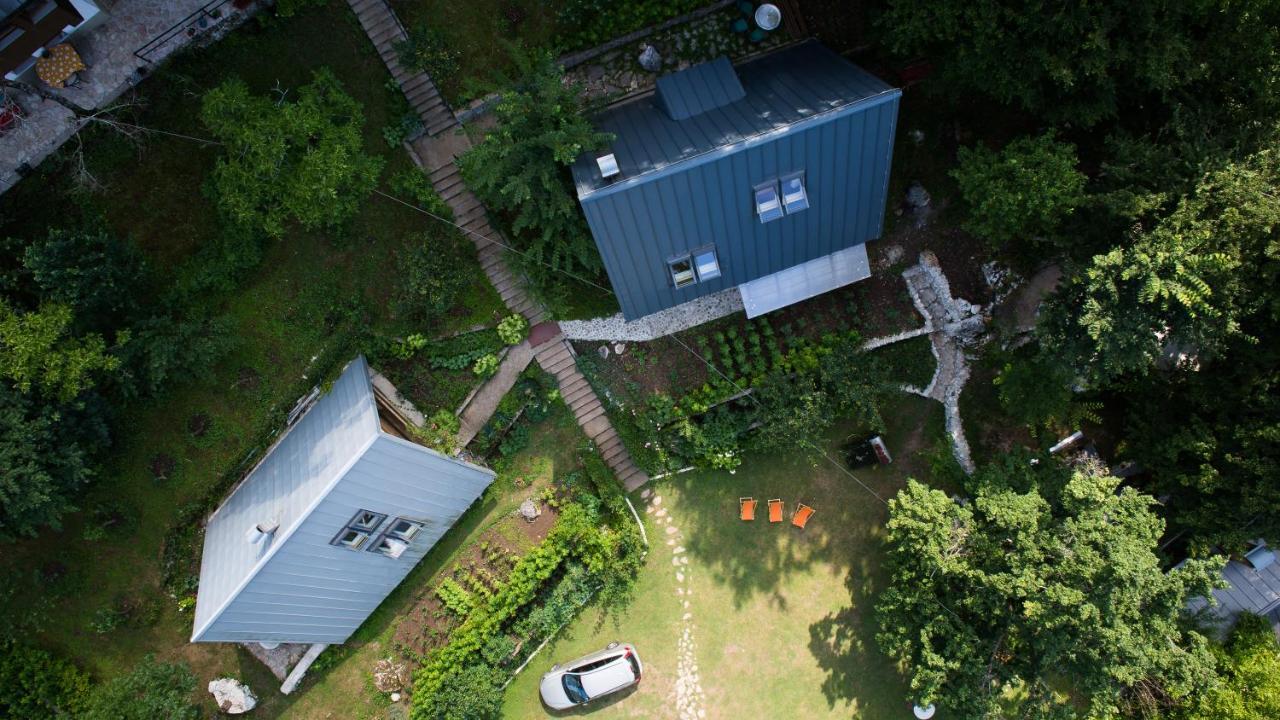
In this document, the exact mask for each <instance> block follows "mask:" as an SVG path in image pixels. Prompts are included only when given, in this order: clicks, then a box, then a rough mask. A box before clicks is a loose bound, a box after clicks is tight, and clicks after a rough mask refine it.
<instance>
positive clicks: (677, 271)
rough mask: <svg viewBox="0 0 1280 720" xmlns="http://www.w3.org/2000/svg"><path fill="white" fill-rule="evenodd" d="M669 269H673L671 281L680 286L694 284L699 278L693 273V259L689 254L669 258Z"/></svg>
mask: <svg viewBox="0 0 1280 720" xmlns="http://www.w3.org/2000/svg"><path fill="white" fill-rule="evenodd" d="M667 269H668V270H670V271H671V282H672V283H674V284H675V286H676V287H678V288H682V287H685V286H687V285H692V284H694V283H695V282H697V280H698V279H697V277H696V276H694V274H693V261H692V260H690V259H689V256H688V255H681V256H680V257H678V258H672V259H671V260H668V261H667Z"/></svg>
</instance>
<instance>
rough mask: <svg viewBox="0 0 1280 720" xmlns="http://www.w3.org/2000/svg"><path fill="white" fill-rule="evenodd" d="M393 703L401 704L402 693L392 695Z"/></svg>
mask: <svg viewBox="0 0 1280 720" xmlns="http://www.w3.org/2000/svg"><path fill="white" fill-rule="evenodd" d="M391 702H400V693H391Z"/></svg>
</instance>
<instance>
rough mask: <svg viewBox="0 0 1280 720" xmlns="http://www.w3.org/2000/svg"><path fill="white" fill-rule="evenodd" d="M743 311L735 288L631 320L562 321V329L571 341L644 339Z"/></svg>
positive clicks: (613, 316) (620, 318)
mask: <svg viewBox="0 0 1280 720" xmlns="http://www.w3.org/2000/svg"><path fill="white" fill-rule="evenodd" d="M741 310H742V294H741V293H739V292H738V288H736V287H734V288H729V289H728V290H721V291H720V292H718V293H715V294H714V295H707V296H705V297H700V298H698V299H696V300H690V301H689V302H687V303H681V304H679V305H677V306H675V307H671V308H667V309H666V310H660V311H658V312H656V313H654V314H652V315H646V316H644V317H642V318H640V319H638V320H632V321H631V322H627V321H626V320H625V319H623V317H622V313H618V314H617V315H611V316H609V317H605V318H596V319H594V320H565V321H561V323H560V332H562V333H564V336H565V337H566V338H568V339H570V340H614V341H619V342H625V341H630V342H643V341H646V340H656V339H657V338H660V337H664V336H666V335H670V334H672V333H677V332H680V331H681V330H688V329H689V328H691V327H697V326H698V325H701V324H703V323H708V322H711V321H712V320H716V319H718V318H722V317H724V316H725V315H732V314H733V313H736V312H740V311H741Z"/></svg>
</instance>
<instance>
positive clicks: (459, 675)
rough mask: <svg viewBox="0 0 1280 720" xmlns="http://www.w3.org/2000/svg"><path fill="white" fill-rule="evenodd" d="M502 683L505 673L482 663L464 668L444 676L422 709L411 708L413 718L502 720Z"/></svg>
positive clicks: (417, 707) (416, 706)
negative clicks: (437, 688) (412, 709)
mask: <svg viewBox="0 0 1280 720" xmlns="http://www.w3.org/2000/svg"><path fill="white" fill-rule="evenodd" d="M506 679H507V674H506V673H504V672H502V671H501V670H497V669H495V668H492V667H489V666H488V665H485V664H483V663H476V664H474V665H468V666H467V667H465V668H462V669H461V670H458V671H456V672H453V673H450V674H449V675H447V676H446V677H445V678H444V679H443V680H442V682H441V684H440V688H439V690H437V691H436V692H435V694H434V695H432V696H431V698H430V699H429V700H428V701H427V704H426V705H425V706H418V705H415V706H414V717H415V718H432V720H495V719H496V718H498V717H501V716H502V683H503V682H505V681H506ZM415 697H416V696H415Z"/></svg>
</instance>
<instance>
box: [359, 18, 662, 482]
mask: <svg viewBox="0 0 1280 720" xmlns="http://www.w3.org/2000/svg"><path fill="white" fill-rule="evenodd" d="M347 4H348V5H350V7H351V9H352V10H353V11H354V12H355V14H356V17H357V18H358V19H359V21H360V25H361V27H363V28H364V31H365V33H366V34H368V36H369V39H370V40H371V41H372V42H373V46H374V48H376V49H377V51H378V55H379V56H380V57H381V58H382V61H383V62H384V63H386V66H387V69H388V70H389V71H390V72H391V75H392V77H394V78H395V80H396V82H397V83H399V84H400V88H401V90H403V91H404V93H405V96H406V97H407V98H409V104H410V105H412V106H413V108H414V110H415V111H416V112H417V113H418V115H419V117H421V118H422V123H423V126H424V127H425V129H426V134H425V135H424V136H422V137H419V138H417V139H415V140H414V141H412V142H411V143H410V144H409V148H410V151H411V153H410V154H411V155H413V156H414V159H415V161H416V162H417V163H418V166H419V167H420V168H421V169H422V170H423V171H424V172H426V173H427V177H428V178H429V179H430V181H431V186H432V187H433V188H435V191H436V193H438V194H439V195H440V198H441V199H442V200H444V201H445V203H446V204H447V205H448V206H449V208H450V209H451V210H452V211H453V221H454V222H455V223H456V224H457V225H458V226H459V227H460V228H461V229H462V231H463V233H465V234H466V236H467V237H468V238H469V239H470V240H471V241H472V243H474V244H475V247H476V254H477V259H478V260H479V261H480V267H482V268H484V272H485V275H486V276H487V277H488V278H489V282H490V283H492V284H493V287H494V289H495V290H497V291H498V295H499V296H501V297H502V302H503V303H504V304H505V305H506V306H507V307H508V308H510V309H511V311H512V312H517V313H520V314H521V315H524V316H525V318H527V319H528V320H529V324H530V325H531V326H534V329H533V332H532V333H531V334H530V339H529V344H530V345H532V346H533V355H534V358H535V359H536V360H537V361H538V364H539V365H540V366H541V367H542V368H543V369H544V370H546V371H547V372H549V373H551V374H552V375H554V376H555V378H556V382H557V383H559V385H560V395H561V397H563V398H564V401H565V403H566V404H567V405H568V406H569V407H570V409H572V410H573V414H574V417H575V418H577V421H578V425H579V426H581V427H582V430H583V432H584V433H585V434H586V435H587V437H589V438H591V440H592V442H594V443H595V445H596V448H597V449H598V450H599V451H600V454H601V455H602V456H603V457H604V461H605V463H606V464H607V465H608V466H609V467H610V468H611V469H612V470H613V471H614V473H615V474H616V475H617V476H618V479H619V480H621V481H622V484H623V486H624V487H626V489H627V492H631V491H632V490H635V489H636V488H639V487H640V486H641V485H643V484H645V483H646V482H648V481H649V476H648V475H646V474H645V473H644V471H643V470H641V469H640V468H638V467H636V464H635V462H633V461H632V460H631V456H630V454H628V453H627V449H626V448H625V447H624V446H623V445H622V439H621V438H620V437H618V432H617V431H616V430H614V429H613V426H612V425H611V424H609V418H608V416H606V415H605V412H604V406H603V405H602V404H600V399H599V398H597V397H596V394H595V391H593V390H592V388H591V385H590V384H588V383H587V379H586V378H585V377H583V375H582V373H580V372H579V371H578V366H577V364H576V362H575V361H574V354H573V348H572V347H571V346H570V345H569V342H568V341H567V340H565V338H564V336H563V335H562V334H561V333H560V329H559V327H558V326H556V325H555V324H554V323H547V322H545V321H546V319H547V314H546V311H545V310H544V309H543V308H542V306H541V305H539V304H538V302H537V301H536V300H534V299H533V297H532V296H531V295H530V294H529V291H528V288H526V287H525V285H524V280H523V278H521V277H519V276H518V275H516V274H515V273H513V272H512V271H511V269H510V268H508V267H507V263H506V258H505V256H504V254H505V248H504V247H503V246H504V245H505V244H506V241H505V240H504V239H503V237H502V235H501V234H500V233H499V232H498V231H497V230H496V229H495V228H494V227H493V225H491V224H490V223H489V217H488V213H487V211H486V210H485V207H484V205H483V204H482V203H481V202H480V198H478V197H476V195H475V194H474V193H472V192H471V190H469V189H468V188H467V186H466V183H464V182H463V180H462V174H461V172H459V170H458V166H457V164H456V163H455V162H454V161H455V160H456V159H457V158H458V156H459V155H461V154H462V153H464V152H466V150H467V149H468V148H470V147H471V141H470V140H469V139H468V138H467V136H466V134H465V133H463V132H461V125H459V124H458V119H457V117H455V116H454V114H453V111H452V110H451V109H450V108H449V106H448V105H447V104H445V102H444V98H442V97H441V96H440V93H439V91H438V90H437V89H436V86H435V83H434V82H432V80H431V77H430V76H429V75H427V74H426V73H423V72H412V71H409V70H406V69H405V68H404V67H403V66H401V65H400V58H399V57H398V56H397V54H396V51H395V47H394V46H395V44H396V43H397V42H400V41H401V40H404V39H405V38H406V37H407V34H406V33H405V30H404V26H403V25H401V24H400V20H399V19H398V18H397V17H396V14H395V12H393V11H392V9H391V6H390V5H388V4H387V2H386V0H347ZM499 399H500V398H499ZM473 402H474V399H473ZM495 406H496V404H495ZM482 415H483V413H482V412H480V411H479V409H477V411H476V412H475V413H474V417H473V418H471V419H470V421H469V423H468V430H469V431H470V432H472V434H474V432H475V431H478V430H479V427H482V426H483V422H481V421H480V417H481V416H482ZM477 426H478V427H477Z"/></svg>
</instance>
